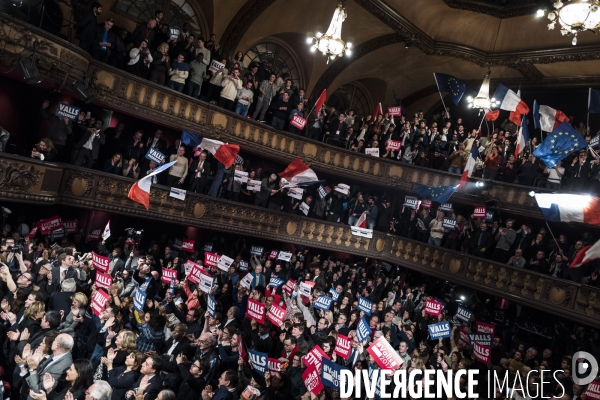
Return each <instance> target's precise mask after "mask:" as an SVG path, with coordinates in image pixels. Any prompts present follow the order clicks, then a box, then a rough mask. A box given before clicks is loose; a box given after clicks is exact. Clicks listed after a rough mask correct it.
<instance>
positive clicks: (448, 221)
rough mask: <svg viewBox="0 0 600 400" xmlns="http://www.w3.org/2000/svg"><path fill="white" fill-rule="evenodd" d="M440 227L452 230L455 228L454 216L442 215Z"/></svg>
mask: <svg viewBox="0 0 600 400" xmlns="http://www.w3.org/2000/svg"><path fill="white" fill-rule="evenodd" d="M442 227H443V228H445V229H450V230H451V231H453V230H454V229H456V220H455V219H454V218H448V217H444V220H443V222H442Z"/></svg>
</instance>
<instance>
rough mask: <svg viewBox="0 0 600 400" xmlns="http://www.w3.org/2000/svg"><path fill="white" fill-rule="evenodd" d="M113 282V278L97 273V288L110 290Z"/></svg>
mask: <svg viewBox="0 0 600 400" xmlns="http://www.w3.org/2000/svg"><path fill="white" fill-rule="evenodd" d="M112 282H113V279H112V276H110V275H108V274H103V273H102V272H97V271H96V282H95V283H94V284H95V285H96V287H99V288H105V289H108V288H109V287H110V285H112Z"/></svg>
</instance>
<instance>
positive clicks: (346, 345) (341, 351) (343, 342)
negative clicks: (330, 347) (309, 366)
mask: <svg viewBox="0 0 600 400" xmlns="http://www.w3.org/2000/svg"><path fill="white" fill-rule="evenodd" d="M351 349H352V339H350V338H349V337H348V336H344V335H340V334H339V333H338V335H337V342H336V343H335V350H334V352H335V354H337V355H338V356H340V357H342V358H343V359H344V360H347V359H348V357H350V350H351Z"/></svg>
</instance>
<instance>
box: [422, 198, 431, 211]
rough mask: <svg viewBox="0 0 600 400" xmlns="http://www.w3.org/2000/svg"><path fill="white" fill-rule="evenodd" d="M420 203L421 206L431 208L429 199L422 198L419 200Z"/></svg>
mask: <svg viewBox="0 0 600 400" xmlns="http://www.w3.org/2000/svg"><path fill="white" fill-rule="evenodd" d="M421 205H422V206H423V208H427V209H430V208H431V200H429V199H423V200H421Z"/></svg>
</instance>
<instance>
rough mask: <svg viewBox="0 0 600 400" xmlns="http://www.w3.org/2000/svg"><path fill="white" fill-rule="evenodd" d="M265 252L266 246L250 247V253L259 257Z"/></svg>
mask: <svg viewBox="0 0 600 400" xmlns="http://www.w3.org/2000/svg"><path fill="white" fill-rule="evenodd" d="M264 252H265V248H264V247H262V246H252V247H251V248H250V254H252V255H255V256H257V257H262V255H263V253H264Z"/></svg>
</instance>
